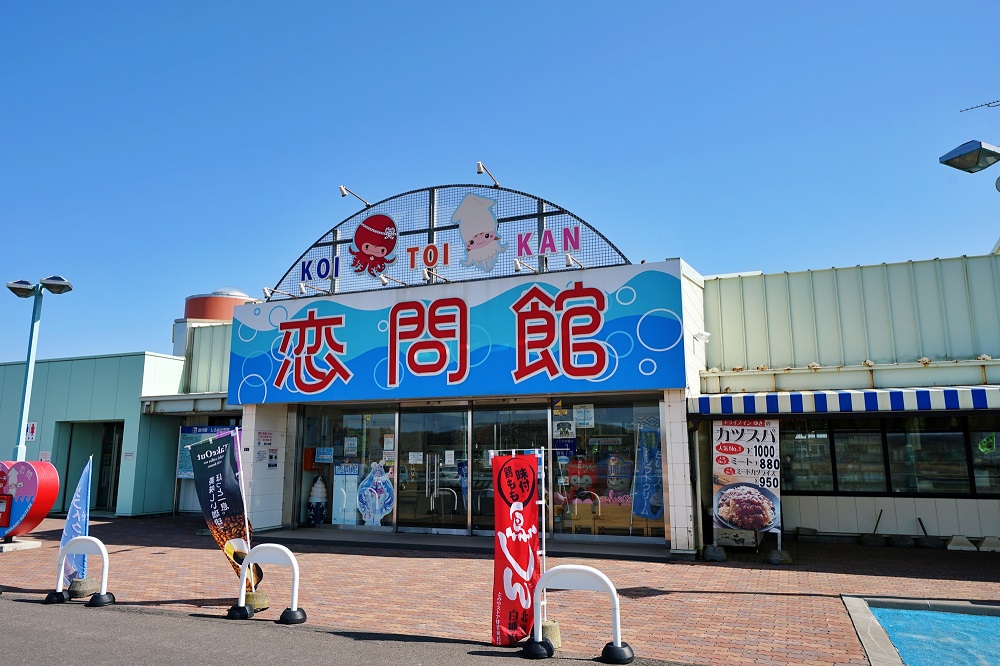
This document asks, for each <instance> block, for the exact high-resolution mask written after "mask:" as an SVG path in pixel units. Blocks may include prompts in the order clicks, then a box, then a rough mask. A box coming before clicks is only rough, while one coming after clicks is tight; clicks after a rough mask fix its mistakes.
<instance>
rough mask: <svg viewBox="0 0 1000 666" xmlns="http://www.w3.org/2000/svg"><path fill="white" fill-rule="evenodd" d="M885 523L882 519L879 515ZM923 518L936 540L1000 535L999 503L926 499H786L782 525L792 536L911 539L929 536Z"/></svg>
mask: <svg viewBox="0 0 1000 666" xmlns="http://www.w3.org/2000/svg"><path fill="white" fill-rule="evenodd" d="M880 510H881V511H882V518H881V519H879V517H878V515H879V511H880ZM917 518H920V519H921V520H922V521H923V523H924V528H925V529H926V530H927V533H928V534H929V535H931V536H943V537H951V536H955V535H962V536H966V537H970V538H979V537H987V536H1000V502H997V500H974V499H941V498H922V497H826V496H824V497H800V496H783V497H782V498H781V524H782V529H784V530H785V531H786V532H787V531H791V530H794V529H796V528H798V527H809V528H812V529H815V530H818V531H819V532H825V533H838V534H866V533H871V532H872V531H873V530H874V529H875V521H876V520H877V521H878V534H908V535H910V536H923V531H921V529H920V523H918V522H917Z"/></svg>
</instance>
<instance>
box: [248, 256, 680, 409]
mask: <svg viewBox="0 0 1000 666" xmlns="http://www.w3.org/2000/svg"><path fill="white" fill-rule="evenodd" d="M681 312H682V308H681V284H680V264H679V262H678V261H676V260H674V261H667V262H663V263H657V264H643V265H626V266H612V267H606V268H595V269H589V270H572V271H558V272H552V273H543V274H539V275H531V276H527V277H508V278H498V279H492V280H480V281H474V282H465V283H457V284H451V283H447V284H433V285H427V286H422V287H410V288H392V287H390V288H386V289H383V290H381V291H373V292H366V293H355V294H338V295H336V296H329V297H328V296H318V297H312V298H299V299H287V300H282V301H275V302H267V303H254V304H248V305H244V306H241V307H238V308H236V310H235V312H234V316H233V339H232V355H231V358H230V378H229V402H230V403H232V404H263V403H281V402H286V403H287V402H313V401H331V400H386V399H391V400H401V399H413V398H447V397H474V396H488V395H531V394H547V393H559V394H567V393H593V392H596V391H600V392H606V391H636V390H664V389H676V388H683V387H684V386H685V374H684V348H683V344H682V342H681V341H682V338H683V324H682V320H681Z"/></svg>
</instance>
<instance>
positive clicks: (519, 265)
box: [514, 259, 538, 275]
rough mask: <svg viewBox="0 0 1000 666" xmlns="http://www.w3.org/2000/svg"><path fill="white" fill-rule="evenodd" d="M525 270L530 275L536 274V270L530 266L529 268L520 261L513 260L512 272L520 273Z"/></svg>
mask: <svg viewBox="0 0 1000 666" xmlns="http://www.w3.org/2000/svg"><path fill="white" fill-rule="evenodd" d="M525 269H526V270H529V271H531V272H532V273H535V274H536V275H537V274H538V271H537V270H536V269H534V268H532V267H531V266H529V265H528V264H526V263H524V262H523V261H521V260H520V259H514V270H515V271H517V272H518V273H520V272H521V271H522V270H525Z"/></svg>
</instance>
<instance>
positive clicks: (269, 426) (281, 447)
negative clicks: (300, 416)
mask: <svg viewBox="0 0 1000 666" xmlns="http://www.w3.org/2000/svg"><path fill="white" fill-rule="evenodd" d="M287 423H288V406H287V405H283V404H278V405H245V406H244V408H243V435H242V441H241V449H242V450H241V451H240V455H241V458H240V463H241V465H242V468H243V470H244V475H245V478H244V479H243V481H244V484H245V485H244V488H245V489H246V493H247V495H248V496H249V502H248V505H249V506H248V509H247V511H248V516H249V518H250V523H251V524H252V525H253V528H254V529H255V530H260V529H267V528H274V527H281V525H282V515H283V510H284V506H283V502H284V501H285V499H286V498H285V497H284V485H285V457H286V454H287V451H288V447H289V446H291V447H294V445H295V442H294V440H290V439H289V437H288V433H287V431H286V426H287ZM263 433H270V442H269V443H265V442H264V440H263V437H262V434H263ZM272 465H273V466H272ZM287 501H289V502H290V501H291V497H290V496H289V497H288V498H287Z"/></svg>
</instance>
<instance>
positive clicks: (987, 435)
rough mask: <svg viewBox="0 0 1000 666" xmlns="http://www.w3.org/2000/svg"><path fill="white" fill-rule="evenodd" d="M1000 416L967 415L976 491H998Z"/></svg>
mask: <svg viewBox="0 0 1000 666" xmlns="http://www.w3.org/2000/svg"><path fill="white" fill-rule="evenodd" d="M998 431H1000V418H998V417H996V416H985V415H984V416H970V417H969V443H970V444H972V468H973V473H974V474H975V478H976V492H977V493H1000V449H997V432H998Z"/></svg>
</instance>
